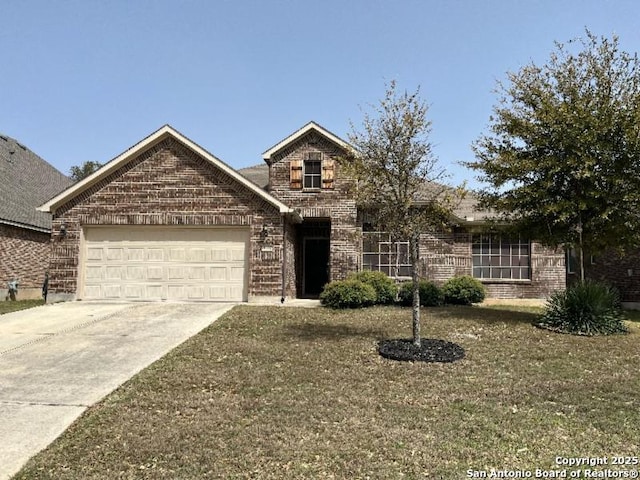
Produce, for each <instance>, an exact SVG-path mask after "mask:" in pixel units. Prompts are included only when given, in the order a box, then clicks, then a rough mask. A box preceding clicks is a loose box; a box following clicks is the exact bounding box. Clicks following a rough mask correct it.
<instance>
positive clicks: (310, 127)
mask: <svg viewBox="0 0 640 480" xmlns="http://www.w3.org/2000/svg"><path fill="white" fill-rule="evenodd" d="M310 131H316V132H318V133H319V134H320V135H322V136H323V137H325V138H327V139H328V140H330V141H332V142H333V143H335V144H336V145H338V146H339V147H341V148H344V149H345V150H346V149H348V148H351V147H350V145H349V144H348V143H347V142H345V141H344V140H343V139H341V138H340V137H338V136H337V135H335V134H334V133H331V132H330V131H329V130H327V129H326V128H324V127H322V126H321V125H318V124H317V123H316V122H313V121H312V122H309V123H307V124H306V125H305V126H304V127H302V128H300V129H298V130H296V131H295V132H293V133H292V134H291V135H289V136H288V137H286V138H284V139H283V140H281V141H279V142H278V143H276V144H275V145H274V146H273V147H271V148H270V149H269V150H267V151H266V152H264V153H263V154H262V158H263V159H264V161H265V162H267V163H271V158H272V157H273V156H274V155H275V154H276V153H278V152H279V151H280V150H282V149H283V148H286V147H287V146H288V145H290V144H291V143H293V142H295V141H296V140H298V139H299V138H301V137H303V136H304V135H306V134H307V133H309V132H310Z"/></svg>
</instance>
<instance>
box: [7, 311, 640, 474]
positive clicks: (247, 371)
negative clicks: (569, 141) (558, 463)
mask: <svg viewBox="0 0 640 480" xmlns="http://www.w3.org/2000/svg"><path fill="white" fill-rule="evenodd" d="M423 312H424V317H423V318H424V324H423V333H424V336H425V337H432V338H441V339H445V340H449V341H453V342H456V343H458V344H460V345H462V346H463V347H464V348H465V350H466V357H465V358H464V359H463V360H461V361H459V362H456V363H453V364H427V363H421V362H418V363H406V362H394V361H390V360H385V359H383V358H381V357H379V356H378V354H377V352H376V347H377V342H378V340H380V339H382V338H391V337H408V336H409V335H410V315H411V314H410V311H409V309H401V308H395V307H376V308H370V309H365V310H360V311H347V312H336V311H330V310H327V309H322V308H317V309H294V308H277V307H274V308H265V307H250V306H241V307H237V308H235V309H233V310H232V311H231V312H229V313H228V314H227V315H225V316H224V317H223V318H222V319H220V320H219V321H218V322H217V323H215V324H214V325H213V326H211V327H210V328H208V329H207V330H205V331H204V332H203V333H201V334H200V335H198V336H196V337H194V338H192V339H191V340H190V341H188V342H186V343H185V344H183V345H182V346H181V347H179V348H178V349H176V350H174V351H173V352H172V353H171V354H169V355H168V356H166V357H165V358H163V359H162V360H161V361H159V362H157V363H155V364H154V365H152V366H151V367H150V368H148V369H147V370H145V371H144V372H142V373H141V374H139V375H137V376H136V377H135V378H134V379H133V380H132V381H130V382H128V383H127V384H126V385H125V386H123V387H122V388H120V389H119V390H117V391H116V392H115V393H114V394H112V395H111V396H109V397H108V398H107V399H106V400H105V401H103V402H102V403H100V404H99V405H97V406H95V407H93V408H91V409H89V411H88V412H87V413H86V414H85V415H84V416H83V417H82V418H81V419H79V421H77V422H76V423H75V424H74V425H73V426H72V427H71V428H70V429H69V430H68V431H67V432H66V433H65V434H64V435H62V436H61V437H60V438H59V439H58V440H57V441H56V442H55V443H54V444H53V445H52V446H51V447H50V448H48V449H47V450H46V451H44V452H43V453H41V454H40V455H38V456H36V457H35V458H34V459H33V460H32V461H30V462H29V464H28V465H27V467H26V468H25V469H24V470H23V471H22V472H21V473H20V474H19V475H18V476H17V478H21V479H33V478H55V479H93V478H96V479H98V478H100V479H112V478H150V479H165V478H166V479H176V478H180V479H196V478H198V479H199V478H231V479H235V478H237V479H241V478H260V479H270V478H294V479H295V478H336V479H347V478H348V479H365V478H372V479H391V478H393V479H395V478H411V479H414V478H415V479H417V478H440V479H460V478H465V476H466V471H467V469H476V470H483V469H490V468H492V467H493V468H496V469H502V468H508V469H520V468H523V469H535V468H550V467H553V466H554V460H555V457H556V456H558V455H562V456H581V457H583V456H596V455H597V456H611V455H637V452H638V449H639V445H638V436H637V428H638V425H640V401H639V400H638V396H637V392H638V390H639V389H640V373H639V372H640V353H639V351H638V338H639V336H640V335H639V330H640V329H639V328H638V327H637V326H635V325H633V326H632V327H631V329H632V333H631V334H630V335H626V336H610V337H594V338H585V337H574V336H569V335H558V334H554V333H551V332H548V331H545V330H540V329H537V328H534V327H532V326H531V321H532V320H533V319H534V318H535V314H533V313H531V312H522V311H521V312H517V311H512V310H507V309H504V308H500V309H494V308H478V307H446V308H436V309H428V310H423Z"/></svg>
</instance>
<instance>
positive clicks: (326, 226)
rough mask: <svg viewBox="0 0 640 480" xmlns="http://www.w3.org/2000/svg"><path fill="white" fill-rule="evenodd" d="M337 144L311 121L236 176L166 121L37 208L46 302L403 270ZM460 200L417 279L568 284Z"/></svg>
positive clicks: (173, 294)
mask: <svg viewBox="0 0 640 480" xmlns="http://www.w3.org/2000/svg"><path fill="white" fill-rule="evenodd" d="M346 148H348V145H347V143H346V142H345V141H344V140H342V139H340V138H339V137H337V136H336V135H334V134H332V133H331V132H329V131H328V130H326V129H324V128H323V127H321V126H319V125H318V124H316V123H314V122H310V123H309V124H307V125H305V126H304V127H302V128H301V129H299V130H297V131H296V132H294V133H293V134H291V135H289V136H288V137H286V138H285V139H284V140H282V141H281V142H279V143H277V144H276V145H274V146H273V147H272V148H270V149H268V150H267V151H266V152H265V153H264V154H263V160H264V164H263V165H260V166H256V167H250V168H246V169H242V170H239V171H238V170H235V169H233V168H231V167H230V166H229V165H227V164H225V163H224V162H222V161H221V160H219V159H218V158H216V157H215V156H213V155H212V154H211V153H209V152H207V151H206V150H204V149H203V148H202V147H200V146H199V145H197V144H196V143H194V142H193V141H191V140H190V139H188V138H187V137H185V136H184V135H182V134H180V133H179V132H177V131H176V130H174V129H173V128H172V127H170V126H165V127H162V128H161V129H160V130H158V131H156V132H155V133H153V134H151V135H150V136H149V137H147V138H145V139H143V140H142V141H140V142H139V143H138V144H136V145H134V146H133V147H131V148H130V149H129V150H127V151H126V152H124V153H123V154H121V155H119V156H118V157H116V158H115V159H113V160H112V161H111V162H109V163H107V164H105V165H104V166H103V167H102V168H101V169H100V170H98V171H97V172H95V173H94V174H93V175H91V176H89V177H88V178H86V179H84V180H83V181H81V182H79V183H77V184H76V185H74V186H72V187H71V188H69V189H67V190H66V191H64V192H63V193H61V194H60V195H58V196H56V197H55V198H53V199H51V200H50V201H49V202H47V203H46V204H45V205H43V206H42V209H43V210H44V211H49V212H51V213H52V214H53V218H54V220H53V234H52V244H53V247H52V252H53V253H52V258H51V266H50V295H51V297H52V298H53V299H60V298H66V299H74V298H75V299H87V300H93V299H95V300H110V299H111V300H193V301H198V300H200V301H252V300H258V299H265V298H269V299H274V300H275V299H278V300H279V299H281V298H296V297H315V296H317V295H318V294H319V293H320V291H321V289H322V287H323V285H324V284H325V283H326V282H328V281H331V280H335V279H341V278H344V277H345V276H346V275H347V274H348V273H350V272H354V271H358V270H360V269H373V270H381V271H384V272H386V273H387V274H389V275H391V276H394V277H398V278H402V277H405V276H409V274H410V272H409V265H408V263H409V262H408V244H407V242H391V241H390V238H389V236H388V235H386V234H385V233H384V232H375V231H372V228H371V226H370V225H369V224H368V223H367V221H366V216H365V215H364V214H362V212H361V211H359V209H358V205H357V204H356V202H355V200H354V199H353V198H352V196H351V195H350V185H351V182H350V180H349V179H348V178H346V177H345V176H344V175H341V171H340V165H339V163H338V162H337V161H336V158H337V157H339V156H341V155H343V153H344V150H345V149H346ZM486 228H487V227H486V222H485V221H484V217H483V214H482V213H479V212H476V211H475V209H474V201H473V199H466V200H465V201H464V202H463V203H462V204H461V205H460V206H459V207H458V209H457V210H456V211H455V215H454V218H452V221H451V229H450V230H449V231H446V232H424V234H423V235H422V236H421V246H420V250H421V266H420V270H421V271H420V274H421V275H422V276H424V277H427V278H431V279H433V280H435V281H437V282H443V281H444V280H446V279H447V278H450V277H451V276H453V275H458V274H468V275H474V276H475V277H477V278H480V279H481V281H483V282H484V283H485V284H486V286H487V289H488V292H489V295H490V296H494V297H506V298H543V297H545V296H547V295H548V294H549V293H551V292H552V291H554V290H557V289H560V288H563V287H564V285H565V270H564V255H563V253H562V251H555V250H552V249H548V248H545V247H543V246H541V245H539V244H538V243H536V242H533V241H531V240H530V239H525V238H515V239H514V238H507V237H503V236H500V235H499V234H490V233H487V231H486Z"/></svg>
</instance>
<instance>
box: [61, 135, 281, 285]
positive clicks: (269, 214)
mask: <svg viewBox="0 0 640 480" xmlns="http://www.w3.org/2000/svg"><path fill="white" fill-rule="evenodd" d="M63 223H64V224H65V225H66V229H67V234H66V236H65V237H64V238H62V237H60V236H57V235H54V238H55V240H54V242H53V252H52V260H51V270H50V291H51V292H55V293H72V294H75V292H76V289H77V286H78V285H77V278H78V267H79V265H78V254H79V249H80V235H81V229H82V227H83V226H84V225H165V226H171V225H174V226H179V225H184V226H221V225H226V226H231V225H233V226H237V225H249V226H250V230H251V234H250V253H249V258H250V263H251V268H250V277H249V287H248V293H249V295H250V296H262V295H268V296H273V295H280V292H281V269H282V254H283V248H282V231H283V226H282V217H281V215H280V213H279V211H278V210H277V209H276V208H275V207H274V206H273V205H271V204H269V203H268V202H266V201H265V200H264V199H263V198H262V197H260V196H258V195H257V194H255V193H254V192H252V191H251V190H249V189H248V188H246V187H245V186H243V185H241V184H239V183H238V182H237V181H236V180H235V179H233V178H231V177H229V176H228V175H227V174H225V173H224V172H222V171H220V170H218V169H216V168H215V167H214V166H212V165H211V163H210V162H208V161H207V160H205V159H203V158H201V157H199V156H198V155H197V154H196V153H194V152H192V151H191V150H190V149H188V148H186V147H184V146H183V145H182V144H180V143H179V142H177V141H175V140H173V139H167V140H164V141H162V142H160V143H158V144H157V145H155V146H153V147H151V148H150V149H148V150H147V151H145V152H144V153H142V154H140V155H139V156H138V157H136V158H135V159H133V160H131V161H129V162H128V163H127V164H126V165H123V166H122V167H121V168H120V169H118V170H117V171H115V172H113V173H111V174H110V175H108V176H107V177H106V178H104V179H102V180H101V181H100V182H98V183H97V184H96V185H94V186H92V187H90V188H89V189H88V190H87V191H85V192H83V193H82V194H81V195H79V196H77V197H76V198H74V199H73V200H71V201H70V202H69V203H68V204H66V205H64V206H62V207H61V208H59V209H58V211H57V212H56V215H55V218H54V220H53V231H54V232H59V231H60V226H61V225H62V224H63ZM263 226H266V227H267V231H268V232H269V234H268V236H267V238H266V240H264V241H263V239H262V238H261V232H262V229H263ZM265 242H266V243H269V247H270V248H263V247H264V246H265V245H264V244H265Z"/></svg>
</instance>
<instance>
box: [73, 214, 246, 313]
mask: <svg viewBox="0 0 640 480" xmlns="http://www.w3.org/2000/svg"><path fill="white" fill-rule="evenodd" d="M84 233H85V244H84V250H83V252H84V254H83V255H84V258H83V279H84V285H83V289H82V293H83V298H86V299H125V300H158V299H166V300H192V301H207V300H208V301H211V300H219V301H242V300H245V299H246V281H247V280H246V262H247V258H248V255H247V249H248V246H247V244H248V238H249V235H248V229H238V228H236V229H233V228H231V229H225V228H201V229H199V228H193V229H189V228H158V227H113V228H111V227H109V228H107V227H105V228H98V227H89V228H87V229H85V232H84Z"/></svg>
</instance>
